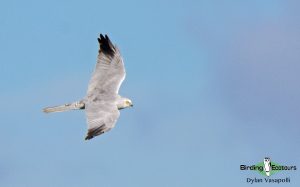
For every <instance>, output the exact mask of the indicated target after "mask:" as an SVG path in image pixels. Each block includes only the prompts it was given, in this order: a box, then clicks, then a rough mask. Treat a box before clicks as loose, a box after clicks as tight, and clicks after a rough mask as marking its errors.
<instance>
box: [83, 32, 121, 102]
mask: <svg viewBox="0 0 300 187" xmlns="http://www.w3.org/2000/svg"><path fill="white" fill-rule="evenodd" d="M98 42H99V45H100V49H99V54H98V59H97V64H96V68H95V70H94V73H93V75H92V78H91V80H90V82H89V86H88V91H87V96H90V95H94V94H96V93H100V94H103V93H105V94H117V93H118V91H119V88H120V86H121V84H122V82H123V80H124V79H125V67H124V63H123V59H122V56H121V54H120V51H119V49H118V48H117V46H115V45H113V44H112V43H111V41H110V39H109V38H108V36H107V35H105V36H103V35H102V34H100V38H98Z"/></svg>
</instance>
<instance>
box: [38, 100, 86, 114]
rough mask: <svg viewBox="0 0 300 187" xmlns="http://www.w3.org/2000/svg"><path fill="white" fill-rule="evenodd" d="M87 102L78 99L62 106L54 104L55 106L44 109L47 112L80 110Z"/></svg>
mask: <svg viewBox="0 0 300 187" xmlns="http://www.w3.org/2000/svg"><path fill="white" fill-rule="evenodd" d="M84 108H85V104H84V102H83V101H76V102H74V103H68V104H64V105H60V106H53V107H47V108H44V109H43V111H44V112H45V113H50V112H65V111H69V110H79V109H84Z"/></svg>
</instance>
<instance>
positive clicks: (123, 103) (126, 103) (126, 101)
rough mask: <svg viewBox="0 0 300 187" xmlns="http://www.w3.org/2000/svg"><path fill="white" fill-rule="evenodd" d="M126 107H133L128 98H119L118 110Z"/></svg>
mask: <svg viewBox="0 0 300 187" xmlns="http://www.w3.org/2000/svg"><path fill="white" fill-rule="evenodd" d="M128 107H133V104H132V101H131V100H130V99H128V98H121V100H120V101H119V102H118V109H119V110H121V109H124V108H128Z"/></svg>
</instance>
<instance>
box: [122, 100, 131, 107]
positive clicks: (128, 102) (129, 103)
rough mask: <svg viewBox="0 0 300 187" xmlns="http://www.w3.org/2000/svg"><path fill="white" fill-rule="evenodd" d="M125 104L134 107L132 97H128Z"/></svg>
mask: <svg viewBox="0 0 300 187" xmlns="http://www.w3.org/2000/svg"><path fill="white" fill-rule="evenodd" d="M124 105H125V106H126V107H133V104H132V101H131V100H130V99H127V98H126V99H125V101H124Z"/></svg>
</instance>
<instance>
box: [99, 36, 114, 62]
mask: <svg viewBox="0 0 300 187" xmlns="http://www.w3.org/2000/svg"><path fill="white" fill-rule="evenodd" d="M98 42H99V45H100V50H99V52H103V53H104V54H105V55H108V56H110V57H111V58H113V57H114V54H115V47H114V45H113V44H112V43H111V41H110V39H109V37H108V36H107V35H106V34H105V36H103V35H102V34H100V37H99V38H98Z"/></svg>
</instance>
